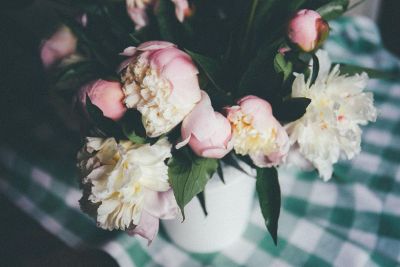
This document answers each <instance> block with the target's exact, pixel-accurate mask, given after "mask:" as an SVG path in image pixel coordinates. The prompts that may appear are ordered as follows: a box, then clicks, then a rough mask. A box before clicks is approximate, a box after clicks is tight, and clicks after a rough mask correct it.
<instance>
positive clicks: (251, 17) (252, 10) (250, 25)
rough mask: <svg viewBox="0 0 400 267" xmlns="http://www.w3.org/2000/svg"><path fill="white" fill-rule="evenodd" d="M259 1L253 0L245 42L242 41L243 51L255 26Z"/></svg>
mask: <svg viewBox="0 0 400 267" xmlns="http://www.w3.org/2000/svg"><path fill="white" fill-rule="evenodd" d="M258 2H259V0H253V2H252V4H251V11H250V15H249V19H248V20H247V25H246V31H245V33H244V38H243V43H242V52H244V50H245V49H246V47H247V39H248V38H249V34H250V31H251V27H252V26H253V22H254V15H255V14H256V9H257V6H258Z"/></svg>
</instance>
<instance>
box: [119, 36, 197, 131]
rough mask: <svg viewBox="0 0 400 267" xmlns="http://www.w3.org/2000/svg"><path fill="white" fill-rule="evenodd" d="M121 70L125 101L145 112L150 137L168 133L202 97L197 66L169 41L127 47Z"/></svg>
mask: <svg viewBox="0 0 400 267" xmlns="http://www.w3.org/2000/svg"><path fill="white" fill-rule="evenodd" d="M122 55H125V56H130V58H129V59H128V60H126V61H124V62H123V63H122V64H121V66H120V70H122V75H121V78H122V82H123V91H124V94H125V99H124V103H125V105H126V107H128V108H135V109H137V110H138V111H139V112H140V113H141V114H142V122H143V125H144V127H145V129H146V133H147V135H148V136H150V137H157V136H160V135H162V134H164V133H167V132H168V131H170V130H171V129H172V128H174V127H175V126H176V125H178V124H179V123H180V122H181V121H182V120H183V119H184V118H185V117H186V116H187V115H188V114H189V113H190V112H191V111H192V109H193V108H194V106H195V105H196V103H197V102H199V101H200V98H201V95H200V87H199V81H198V77H197V74H198V70H197V68H196V66H195V64H194V63H193V61H192V59H191V58H190V56H189V55H188V54H186V53H185V52H183V51H181V50H179V49H178V48H176V46H175V45H174V44H172V43H169V42H162V41H152V42H145V43H143V44H141V45H140V46H138V47H137V48H135V47H128V48H127V49H125V50H124V52H123V53H122Z"/></svg>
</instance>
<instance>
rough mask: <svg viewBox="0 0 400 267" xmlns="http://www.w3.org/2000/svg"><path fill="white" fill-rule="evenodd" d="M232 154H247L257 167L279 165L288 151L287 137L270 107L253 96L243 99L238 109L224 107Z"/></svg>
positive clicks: (235, 107) (236, 107)
mask: <svg viewBox="0 0 400 267" xmlns="http://www.w3.org/2000/svg"><path fill="white" fill-rule="evenodd" d="M227 111H228V120H229V121H230V122H231V125H232V132H233V136H232V142H233V148H234V149H235V152H236V153H238V154H240V155H249V156H250V157H251V159H252V160H253V162H254V164H255V165H257V166H259V167H271V166H275V165H278V164H280V163H281V162H282V161H283V159H284V158H285V156H286V154H287V153H288V151H289V147H290V143H289V137H288V135H287V133H286V131H285V129H284V128H283V127H282V126H281V125H280V123H279V122H278V121H277V120H276V119H275V118H274V116H273V114H272V108H271V105H270V104H269V103H268V102H267V101H265V100H264V99H261V98H259V97H256V96H246V97H244V98H242V99H241V100H239V101H238V106H233V107H230V108H227Z"/></svg>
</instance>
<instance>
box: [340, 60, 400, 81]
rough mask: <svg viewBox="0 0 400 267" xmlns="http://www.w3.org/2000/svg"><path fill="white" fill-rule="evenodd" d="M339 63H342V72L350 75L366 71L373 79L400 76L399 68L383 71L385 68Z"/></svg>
mask: <svg viewBox="0 0 400 267" xmlns="http://www.w3.org/2000/svg"><path fill="white" fill-rule="evenodd" d="M334 64H335V63H334ZM337 64H340V72H341V73H346V74H348V75H355V74H360V73H362V72H365V73H367V74H368V76H369V77H370V78H372V79H384V80H391V79H396V78H398V77H400V71H399V70H394V71H393V70H387V71H383V70H377V69H371V68H365V67H361V66H355V65H350V64H342V63H337Z"/></svg>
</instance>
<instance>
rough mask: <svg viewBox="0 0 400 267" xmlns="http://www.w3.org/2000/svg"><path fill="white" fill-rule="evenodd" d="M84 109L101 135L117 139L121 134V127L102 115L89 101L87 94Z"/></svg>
mask: <svg viewBox="0 0 400 267" xmlns="http://www.w3.org/2000/svg"><path fill="white" fill-rule="evenodd" d="M86 111H87V113H88V114H89V117H90V120H91V122H92V123H93V124H94V126H95V127H96V130H98V133H99V134H100V135H102V137H108V136H113V137H115V138H117V139H119V138H121V137H122V136H123V134H122V130H121V127H120V126H119V125H118V124H117V123H116V122H114V121H113V120H111V119H109V118H107V117H104V115H103V112H102V111H101V110H100V109H99V108H98V107H97V106H96V105H94V104H93V103H92V101H90V98H89V96H88V95H86Z"/></svg>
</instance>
